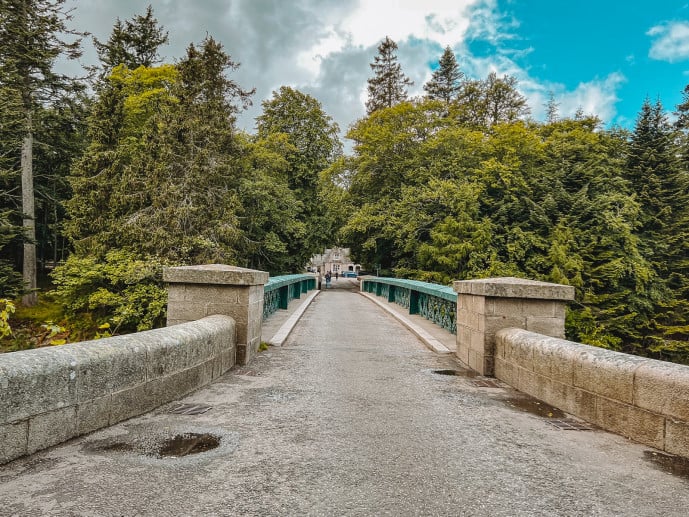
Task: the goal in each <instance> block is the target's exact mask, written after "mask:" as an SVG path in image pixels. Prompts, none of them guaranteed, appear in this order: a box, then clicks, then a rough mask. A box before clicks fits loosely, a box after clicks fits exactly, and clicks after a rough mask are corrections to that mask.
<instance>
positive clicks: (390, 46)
mask: <svg viewBox="0 0 689 517" xmlns="http://www.w3.org/2000/svg"><path fill="white" fill-rule="evenodd" d="M396 51H397V43H395V42H394V41H393V40H392V39H390V37H389V36H385V39H384V40H383V42H382V43H381V44H380V45H378V55H377V56H375V57H374V58H373V63H371V65H370V66H371V70H373V74H374V75H373V77H371V78H370V79H369V80H368V100H367V101H366V112H367V113H368V114H369V115H370V114H371V113H373V112H374V111H377V110H380V109H383V108H390V107H392V106H394V105H395V104H398V103H400V102H402V101H405V100H406V99H407V89H406V87H407V86H412V85H413V84H414V82H413V81H412V80H411V79H409V78H408V77H407V76H406V75H404V73H403V72H402V67H401V65H400V64H399V63H398V62H397V54H396V53H395V52H396Z"/></svg>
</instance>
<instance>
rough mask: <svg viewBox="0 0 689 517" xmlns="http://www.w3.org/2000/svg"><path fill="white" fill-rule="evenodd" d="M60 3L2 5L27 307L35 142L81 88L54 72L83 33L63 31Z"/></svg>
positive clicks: (32, 263)
mask: <svg viewBox="0 0 689 517" xmlns="http://www.w3.org/2000/svg"><path fill="white" fill-rule="evenodd" d="M64 3H65V0H2V1H1V2H0V82H1V83H2V86H3V88H4V89H6V91H8V92H14V93H13V94H12V97H13V98H17V99H18V101H19V102H17V103H16V105H15V107H16V109H15V110H12V113H13V117H15V121H14V122H15V123H18V124H20V125H21V131H20V134H21V135H22V136H21V144H20V149H17V150H16V151H15V152H16V155H18V156H19V157H20V158H19V160H18V161H19V162H20V170H21V194H22V203H21V211H22V218H23V228H24V232H23V237H24V242H23V261H22V262H23V266H22V268H23V279H24V286H25V289H26V290H27V294H26V295H25V296H24V297H23V299H22V302H23V303H24V304H25V305H34V304H35V303H36V300H37V295H36V291H35V289H36V283H37V281H36V280H37V279H36V244H35V242H36V230H35V198H34V197H35V195H34V165H33V159H34V137H35V135H36V132H37V130H38V128H40V126H41V124H42V114H43V112H44V110H45V108H46V107H47V106H49V105H50V104H51V103H52V102H54V101H55V100H56V99H58V98H59V97H61V96H63V95H65V94H67V93H69V92H73V91H75V90H76V89H78V88H79V85H78V84H77V83H76V82H75V81H74V80H73V79H71V78H69V77H67V76H65V75H61V74H58V73H56V72H55V71H54V70H53V65H54V64H55V62H56V60H57V59H58V58H59V57H61V56H64V57H66V58H68V59H76V58H78V57H79V56H80V55H81V50H80V44H81V40H80V36H82V34H80V33H78V32H76V31H72V30H70V29H69V28H68V27H67V22H68V21H69V20H70V19H71V16H70V14H69V11H66V10H65V9H64ZM68 40H70V41H68Z"/></svg>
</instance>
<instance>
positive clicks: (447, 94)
mask: <svg viewBox="0 0 689 517" xmlns="http://www.w3.org/2000/svg"><path fill="white" fill-rule="evenodd" d="M462 77H464V74H463V73H462V72H461V71H460V69H459V65H458V64H457V59H456V58H455V54H454V52H452V49H451V48H450V47H449V46H447V47H445V52H443V55H442V56H441V57H440V62H439V63H438V68H437V69H436V70H434V71H433V75H432V77H431V79H430V80H429V81H428V82H427V83H426V84H424V85H423V89H424V90H425V91H426V94H427V97H428V98H429V99H434V100H441V101H444V102H445V104H449V103H450V102H451V101H453V100H454V99H455V98H457V95H458V94H459V92H460V91H461V89H462V84H461V82H460V81H461V80H462Z"/></svg>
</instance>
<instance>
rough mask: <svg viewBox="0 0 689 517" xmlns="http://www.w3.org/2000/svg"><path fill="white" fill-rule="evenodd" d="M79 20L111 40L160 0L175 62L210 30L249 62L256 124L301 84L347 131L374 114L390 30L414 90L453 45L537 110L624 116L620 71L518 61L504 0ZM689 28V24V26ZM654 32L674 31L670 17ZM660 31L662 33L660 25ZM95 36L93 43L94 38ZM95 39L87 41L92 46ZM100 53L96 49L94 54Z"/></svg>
mask: <svg viewBox="0 0 689 517" xmlns="http://www.w3.org/2000/svg"><path fill="white" fill-rule="evenodd" d="M69 2H71V3H72V5H73V6H74V7H76V10H75V12H74V14H75V24H74V25H76V26H77V27H80V28H82V29H84V30H89V31H91V32H92V33H94V34H95V35H96V36H97V37H98V38H99V39H101V40H106V39H107V38H108V36H109V34H110V31H111V30H112V26H113V23H114V22H115V18H116V17H119V18H120V19H122V20H126V19H130V18H131V17H132V16H133V15H135V14H140V13H142V12H143V11H144V9H145V5H147V4H148V3H151V4H152V7H153V10H154V14H155V16H156V17H157V19H158V20H159V22H160V23H161V24H162V25H163V26H164V27H165V28H166V29H167V30H169V33H170V44H169V46H167V47H165V48H163V49H161V53H162V54H164V55H165V56H166V57H167V61H169V62H170V61H174V60H176V59H180V58H181V57H183V56H184V53H185V49H186V47H187V46H188V45H189V43H192V42H199V41H201V40H202V39H203V38H204V37H205V36H206V34H209V35H211V36H213V37H214V38H215V39H217V40H219V41H220V42H222V44H223V45H224V47H225V49H226V51H227V52H228V53H229V54H230V55H231V56H232V58H233V59H234V60H235V61H238V62H240V63H241V67H240V68H239V69H238V70H237V71H235V72H233V73H232V78H233V79H234V80H235V81H237V82H238V83H239V84H240V86H242V87H243V88H245V89H250V88H253V87H255V88H256V95H255V96H254V106H253V107H252V108H250V109H249V110H248V111H247V112H245V113H244V114H242V115H241V116H240V118H239V124H240V126H241V127H242V128H244V129H246V130H249V131H251V130H252V129H253V127H254V118H255V117H256V116H257V115H259V114H260V112H261V102H262V101H263V100H265V99H267V98H270V97H271V95H272V92H273V91H274V90H277V89H278V88H279V87H280V86H282V85H286V86H292V87H295V88H298V89H300V90H302V91H304V92H306V93H309V94H311V95H313V96H314V97H316V98H317V99H318V100H319V101H320V102H321V103H322V105H323V108H324V109H325V111H326V112H327V113H329V114H330V115H331V116H332V117H333V118H334V119H335V121H337V122H338V124H339V125H340V127H341V128H342V129H343V131H344V130H346V128H347V127H348V126H349V124H351V123H352V122H354V121H355V120H356V119H357V118H359V117H361V116H362V115H363V114H364V113H365V107H364V101H365V100H366V80H367V79H368V78H369V77H370V74H371V69H370V67H369V64H370V63H371V62H372V61H373V58H374V56H375V55H376V53H377V49H376V47H377V46H378V45H379V43H380V42H381V40H382V39H383V38H384V37H385V36H386V35H387V36H390V37H391V38H392V39H393V40H395V41H396V42H397V43H398V45H399V52H398V57H399V61H400V64H401V65H402V69H403V71H404V73H405V74H406V75H407V76H408V77H410V78H411V79H412V80H413V81H414V82H415V84H414V86H413V87H412V88H410V92H409V93H410V95H418V94H420V93H422V92H423V90H422V87H423V84H424V83H425V82H426V81H427V80H428V79H429V77H430V73H431V72H430V65H431V63H433V62H434V61H436V60H437V59H438V58H439V57H440V55H441V54H442V51H443V48H444V47H445V46H450V47H451V48H453V49H454V50H455V52H456V55H457V58H458V60H459V63H460V66H461V68H462V70H463V71H464V72H465V73H466V74H467V76H469V77H472V78H484V77H486V76H487V74H488V73H489V72H491V71H494V72H496V73H498V74H500V75H502V74H510V75H513V76H515V77H516V78H517V79H518V80H519V88H520V91H521V92H522V93H523V94H524V95H525V96H526V97H527V99H528V101H529V104H530V106H531V109H532V115H533V116H534V117H535V118H542V117H541V115H542V113H543V107H542V105H543V103H544V102H545V100H546V99H547V96H548V92H549V91H553V92H554V93H555V95H556V100H557V102H559V103H560V109H561V112H562V114H563V115H571V114H573V113H574V112H575V111H576V109H577V108H578V107H579V106H581V107H582V108H583V109H584V111H586V112H592V113H596V114H598V115H599V116H601V117H602V118H604V119H608V120H609V118H611V117H613V116H614V115H615V103H616V102H617V95H616V93H615V92H616V91H617V88H619V85H620V84H621V81H622V78H621V76H619V74H611V75H610V76H608V77H607V78H605V79H602V80H592V81H589V82H584V83H582V84H580V85H579V86H578V87H577V88H576V89H575V90H573V91H569V92H568V91H566V90H565V88H564V87H563V86H562V85H558V84H549V83H547V82H544V81H541V80H538V79H536V78H534V77H532V76H531V75H530V74H529V71H528V70H527V69H525V68H524V67H522V66H520V65H519V64H518V63H519V62H523V61H524V59H523V58H524V57H525V54H526V53H528V52H529V51H530V50H531V49H529V48H525V49H524V50H522V51H516V50H512V51H508V50H506V49H504V48H502V46H501V43H502V42H504V41H505V40H508V39H510V38H511V35H512V34H513V33H514V31H513V30H512V29H514V28H515V27H517V26H518V24H517V22H516V21H514V20H511V19H508V18H505V17H504V15H503V14H502V13H501V12H500V11H499V9H498V2H497V0H426V1H424V2H420V1H418V0H290V1H289V2H285V1H284V0H199V1H198V2H189V1H188V0H149V2H146V4H143V3H142V2H141V0H118V2H112V1H111V0H69ZM686 29H687V31H689V25H687V26H686ZM652 31H666V32H667V33H668V34H669V33H670V32H671V30H670V27H669V26H664V27H659V28H654V29H652ZM655 34H657V36H659V37H661V39H662V36H663V34H665V33H662V32H656V33H655ZM469 40H482V41H487V42H489V43H490V44H492V45H493V46H494V47H495V48H496V52H495V53H494V54H492V55H491V56H489V57H476V56H473V55H472V54H471V52H470V51H469V49H468V41H469ZM87 43H88V42H87ZM89 46H90V45H87V47H89ZM95 60H96V55H95V52H94V51H93V48H92V47H91V48H87V57H86V59H85V61H86V62H87V63H89V62H90V63H93V62H95Z"/></svg>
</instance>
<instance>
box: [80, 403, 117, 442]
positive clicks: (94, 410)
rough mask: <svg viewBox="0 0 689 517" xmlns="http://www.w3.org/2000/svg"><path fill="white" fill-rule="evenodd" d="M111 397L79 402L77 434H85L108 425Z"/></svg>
mask: <svg viewBox="0 0 689 517" xmlns="http://www.w3.org/2000/svg"><path fill="white" fill-rule="evenodd" d="M111 404H112V397H111V395H109V394H108V395H106V396H104V397H100V398H97V399H90V400H85V401H83V402H80V403H79V405H78V406H77V434H86V433H90V432H93V431H96V430H97V429H102V428H103V427H107V426H108V425H110V421H111V418H110V408H111Z"/></svg>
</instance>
